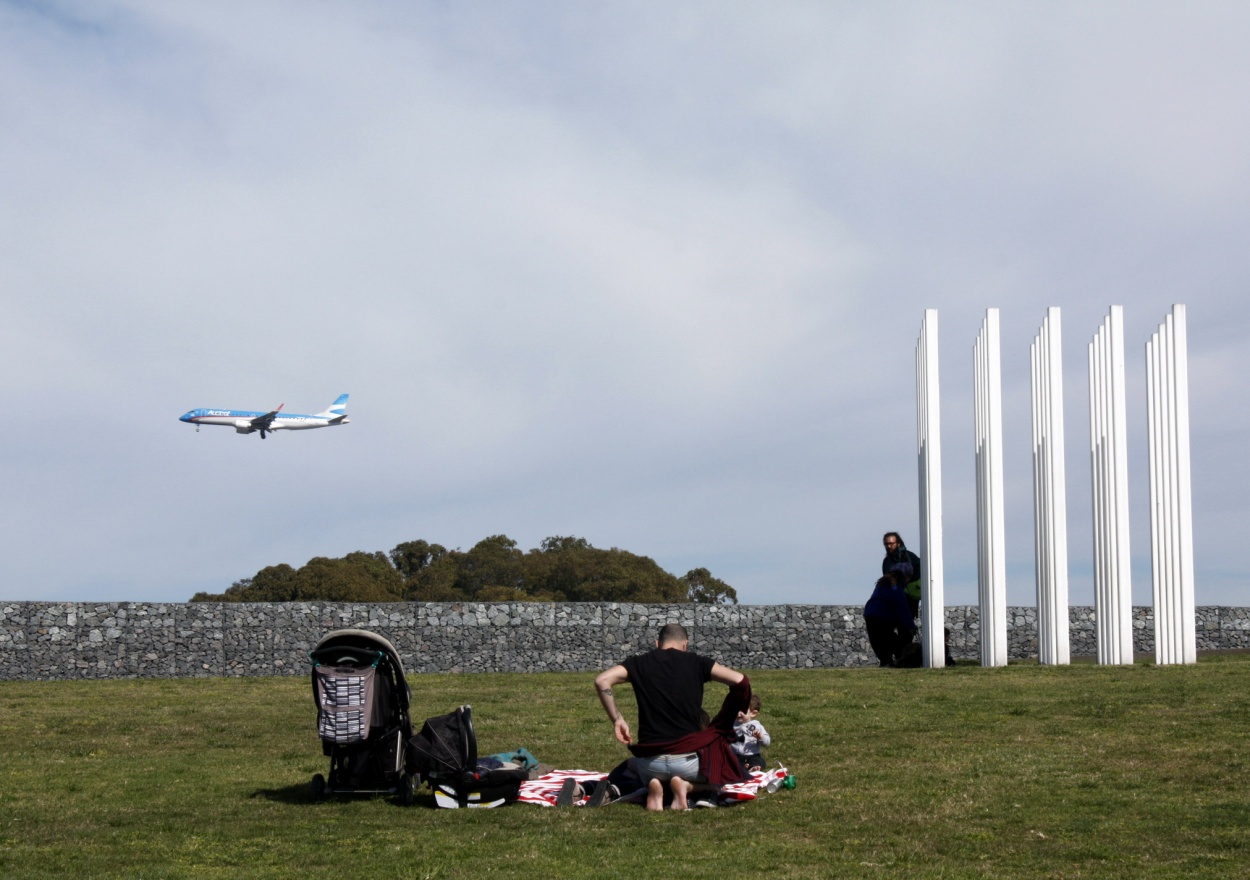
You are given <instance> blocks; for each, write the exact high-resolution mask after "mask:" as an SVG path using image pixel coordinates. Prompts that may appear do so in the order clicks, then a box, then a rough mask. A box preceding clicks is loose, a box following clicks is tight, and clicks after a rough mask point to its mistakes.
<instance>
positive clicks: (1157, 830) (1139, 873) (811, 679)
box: [0, 655, 1250, 880]
mask: <svg viewBox="0 0 1250 880" xmlns="http://www.w3.org/2000/svg"><path fill="white" fill-rule="evenodd" d="M752 681H753V683H754V685H755V688H756V690H757V691H758V692H759V693H760V694H761V695H762V697H763V699H764V711H763V713H762V715H761V720H762V721H764V723H765V724H766V725H767V727H768V729H769V732H770V733H771V734H772V735H773V738H774V744H773V748H772V749H771V750H770V757H772V758H775V759H780V760H781V761H783V762H784V763H785V764H786V765H787V766H789V767H790V769H791V770H792V771H793V772H794V773H795V775H796V779H797V782H798V787H797V789H796V790H794V791H789V792H787V791H782V792H779V793H777V794H775V795H771V796H767V797H764V798H761V799H760V800H758V801H756V802H754V803H749V804H746V805H743V806H740V807H735V808H731V809H722V810H700V811H694V812H690V813H683V814H676V813H666V814H663V815H654V814H648V813H647V812H646V811H644V810H642V809H640V808H638V807H633V806H626V805H617V806H612V807H607V808H601V809H594V810H592V809H563V810H557V809H543V808H539V807H529V806H520V805H518V806H512V807H508V808H505V809H499V810H476V811H470V810H435V809H433V808H432V806H431V804H432V801H431V800H430V799H429V797H428V795H427V794H426V793H425V792H422V793H421V794H420V795H419V796H418V800H417V805H416V806H414V807H409V808H404V807H400V806H398V805H397V804H395V803H393V802H391V801H389V800H386V799H381V798H375V799H355V800H333V801H328V802H320V803H318V802H313V801H312V799H311V797H310V795H309V793H308V790H309V787H308V782H309V779H310V777H311V776H312V775H313V774H314V773H317V772H324V771H325V769H326V766H327V761H326V759H324V758H322V756H321V750H320V743H319V740H318V739H317V737H316V733H315V730H314V717H315V711H314V708H313V703H312V698H311V694H310V688H309V684H308V679H307V678H306V677H297V678H281V679H273V678H269V679H200V680H172V681H168V680H166V681H110V682H31V683H26V682H4V683H0V875H3V876H4V877H6V878H9V877H12V878H22V877H53V876H69V877H148V878H157V877H223V878H224V877H240V876H244V877H312V876H323V877H352V878H356V877H359V878H427V877H437V878H462V877H463V878H470V877H482V876H488V877H490V876H497V877H523V878H551V877H566V876H578V877H620V878H631V880H638V878H651V877H669V876H674V877H679V878H690V880H698V878H709V880H725V878H736V877H767V878H770V880H771V878H799V877H867V878H874V877H907V878H927V877H943V878H953V877H994V878H1002V877H1082V878H1087V877H1125V878H1154V877H1204V878H1205V877H1228V878H1234V877H1236V878H1244V877H1250V656H1244V655H1234V656H1219V657H1208V658H1204V659H1203V660H1202V662H1201V663H1199V664H1198V665H1197V666H1193V667H1165V668H1157V667H1154V666H1152V665H1137V666H1133V667H1122V668H1101V667H1096V666H1091V665H1074V666H1070V667H1064V668H1053V667H1050V668H1041V667H1038V666H1032V665H1020V666H1012V667H1009V668H1007V669H997V670H991V669H980V668H975V667H956V668H954V669H946V670H878V669H850V670H810V671H759V672H754V673H752ZM410 683H411V685H412V689H413V716H414V718H415V719H416V720H417V721H418V723H419V721H420V720H421V719H423V718H425V717H428V716H431V715H437V714H442V713H443V712H446V711H449V710H450V709H452V708H454V707H455V706H457V705H459V704H461V703H470V704H472V705H473V707H474V717H475V722H476V726H477V731H478V738H479V741H480V746H481V750H482V752H483V753H488V752H492V751H503V750H507V749H512V748H515V747H517V746H525V747H526V748H528V749H529V750H530V751H532V752H533V753H534V754H535V755H537V756H538V757H539V759H540V760H542V761H544V762H545V763H549V764H552V765H554V766H557V767H564V768H582V769H588V770H604V771H606V770H608V769H610V768H611V767H612V766H614V765H615V764H616V763H617V762H618V761H620V760H621V759H622V757H623V756H624V755H623V751H622V749H621V747H620V746H618V745H617V744H616V743H615V741H614V740H613V739H612V736H611V729H610V727H609V725H608V723H607V721H606V719H605V718H604V716H603V712H602V710H601V709H600V707H599V705H598V702H597V701H596V699H595V696H594V692H593V688H592V686H591V676H590V675H589V674H584V675H573V674H542V675H423V676H414V677H413V678H412V680H411V682H410ZM618 690H619V691H621V692H622V693H620V697H621V699H620V703H621V706H622V709H623V710H624V711H625V712H626V713H627V715H629V716H630V717H631V718H632V717H633V716H632V711H633V706H632V703H631V701H630V697H629V696H628V688H621V689H618ZM722 694H723V689H721V688H719V687H715V686H712V687H710V688H709V695H708V703H709V708H710V709H714V708H715V705H714V704H716V703H719V699H720V696H721V695H722Z"/></svg>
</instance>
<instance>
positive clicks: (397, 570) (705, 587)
mask: <svg viewBox="0 0 1250 880" xmlns="http://www.w3.org/2000/svg"><path fill="white" fill-rule="evenodd" d="M191 601H192V602H306V601H322V602H639V603H677V602H700V603H706V604H724V605H737V604H738V594H737V592H735V590H734V588H733V587H731V586H729V584H727V583H725V582H724V581H722V580H720V579H719V578H716V577H713V576H712V573H711V572H709V571H708V570H707V569H706V568H695V569H691V570H690V571H688V572H686V573H685V574H684V575H682V576H681V577H676V576H675V575H672V574H670V573H669V572H667V571H665V570H664V569H662V568H660V566H659V565H657V564H656V562H655V561H654V560H653V559H651V558H650V557H647V556H638V555H636V554H634V553H630V552H628V551H626V550H619V549H617V548H616V547H613V548H612V549H610V550H602V549H600V548H598V547H593V546H591V544H590V542H589V541H587V540H586V539H585V538H573V537H561V536H556V537H551V538H547V539H545V540H544V541H543V542H542V544H541V546H539V547H537V548H535V549H533V550H529V551H522V550H520V549H519V548H518V547H517V542H516V541H514V540H512V539H511V538H509V537H508V536H507V535H492V536H491V537H489V538H485V539H483V540H481V541H479V542H478V543H477V544H475V545H474V546H473V547H472V548H471V549H469V550H459V549H456V550H448V549H447V548H446V547H443V546H442V545H441V544H431V543H429V542H427V541H406V542H404V543H403V544H400V545H398V546H397V547H395V549H393V550H391V552H390V553H389V554H388V553H383V552H382V551H380V550H379V551H376V552H374V553H366V552H364V551H357V552H355V553H348V554H347V555H346V556H343V557H341V558H327V557H324V556H317V557H315V558H313V559H310V560H308V562H307V564H305V565H303V566H301V567H300V568H293V567H291V566H290V565H287V564H286V563H281V564H279V565H269V566H266V567H265V568H262V569H261V570H260V571H258V572H256V574H255V575H253V576H252V577H250V578H243V579H242V580H238V581H235V582H234V584H232V585H231V586H230V588H229V589H227V590H226V591H225V592H224V593H196V594H195V595H194V596H192V597H191Z"/></svg>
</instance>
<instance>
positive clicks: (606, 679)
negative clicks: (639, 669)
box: [595, 663, 632, 745]
mask: <svg viewBox="0 0 1250 880" xmlns="http://www.w3.org/2000/svg"><path fill="white" fill-rule="evenodd" d="M627 681H629V672H628V671H627V670H626V669H625V667H624V666H621V665H620V664H619V663H618V664H617V665H616V666H613V667H611V668H610V669H605V670H604V671H603V672H600V673H599V674H598V675H596V676H595V693H597V694H598V695H599V702H600V703H602V704H603V711H605V712H607V713H608V720H609V721H611V722H612V733H613V734H615V735H616V739H617V741H618V742H622V743H624V744H625V745H629V744H630V742H632V739H631V738H630V735H629V722H628V721H626V720H625V716H624V715H622V714H621V710H620V709H618V708H616V698H615V697H614V696H612V688H613V687H615V686H616V685H618V684H623V683H624V682H627Z"/></svg>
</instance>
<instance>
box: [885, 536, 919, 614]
mask: <svg viewBox="0 0 1250 880" xmlns="http://www.w3.org/2000/svg"><path fill="white" fill-rule="evenodd" d="M881 542H882V543H883V544H885V559H882V560H881V575H882V576H883V577H888V576H889V574H890V569H892V568H893V567H894V566H896V565H898V564H899V563H906V564H908V565H910V566H911V580H909V581H908V582H907V583H906V584H904V585H903V592H905V593H906V594H907V604H908V606H909V607H910V608H911V616H912V617H913V618H914V617H918V616H919V614H920V583H921V574H920V557H919V556H917V555H916V554H915V553H912V552H911V551H910V550H908V549H907V545H906V544H904V543H903V539H902V537H901V536H900V535H899V533H898V532H886V533H885V535H884V536H882V538H881Z"/></svg>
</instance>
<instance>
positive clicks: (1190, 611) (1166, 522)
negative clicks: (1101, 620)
mask: <svg viewBox="0 0 1250 880" xmlns="http://www.w3.org/2000/svg"><path fill="white" fill-rule="evenodd" d="M1185 319H1186V316H1185V306H1183V305H1174V306H1173V307H1172V314H1171V315H1169V316H1168V317H1167V319H1166V321H1165V322H1164V323H1163V324H1161V325H1160V327H1159V330H1158V332H1156V333H1155V334H1154V336H1153V337H1152V338H1151V341H1150V342H1149V343H1147V345H1146V362H1147V401H1148V410H1149V419H1148V421H1149V429H1150V526H1151V528H1150V543H1151V547H1150V551H1151V552H1150V560H1151V573H1152V584H1153V592H1154V616H1155V662H1156V663H1159V664H1177V663H1194V662H1196V661H1197V633H1196V622H1195V618H1194V569H1193V510H1192V495H1191V488H1190V472H1189V464H1190V462H1189V364H1188V360H1189V351H1188V341H1187V338H1186V336H1187V332H1186V320H1185Z"/></svg>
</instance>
